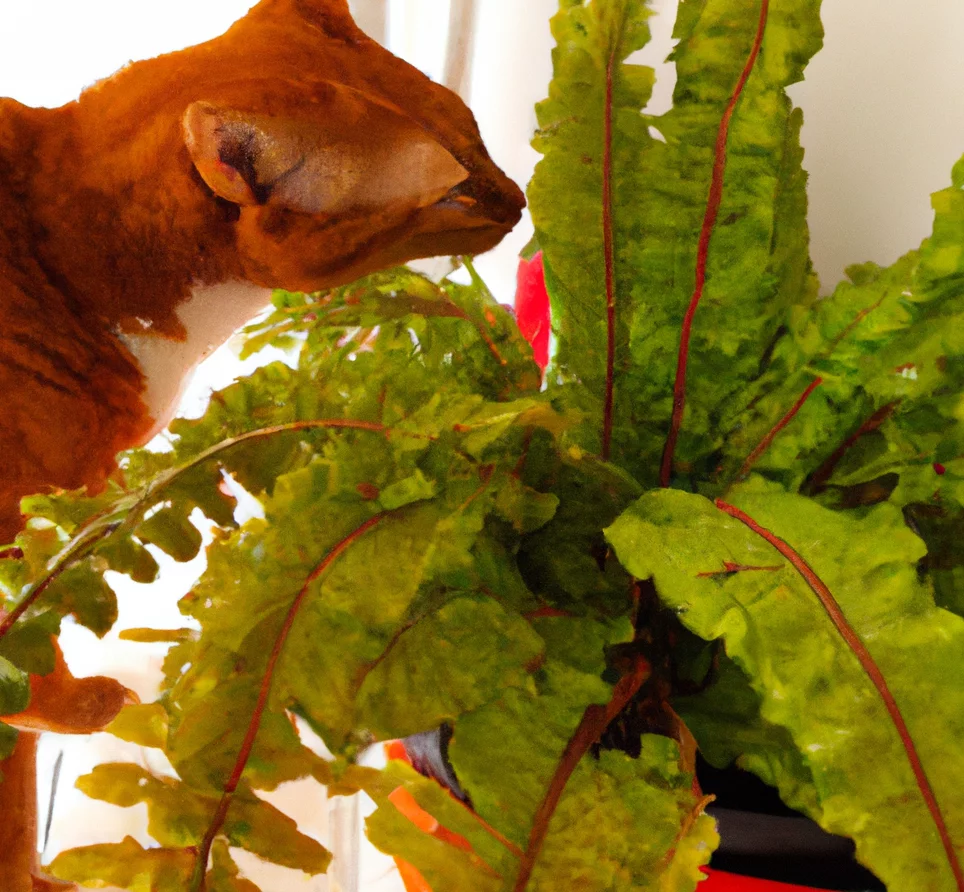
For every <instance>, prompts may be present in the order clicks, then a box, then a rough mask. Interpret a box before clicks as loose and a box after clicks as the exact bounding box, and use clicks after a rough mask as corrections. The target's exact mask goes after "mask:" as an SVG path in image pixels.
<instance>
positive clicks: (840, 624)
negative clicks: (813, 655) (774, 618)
mask: <svg viewBox="0 0 964 892" xmlns="http://www.w3.org/2000/svg"><path fill="white" fill-rule="evenodd" d="M716 507H717V508H719V509H720V511H723V512H724V513H726V514H729V515H730V517H735V518H736V519H737V520H738V521H740V523H742V524H744V525H745V526H747V527H749V528H750V529H751V530H752V531H753V532H754V533H756V534H757V535H758V536H760V537H761V538H763V539H765V540H766V541H767V542H769V543H770V545H772V546H773V547H774V548H775V549H776V550H777V551H779V552H780V554H782V555H783V557H785V558H786V559H787V560H788V561H789V562H790V563H791V564H792V565H793V569H794V570H796V571H797V572H798V573H799V574H800V575H801V576H802V577H803V579H804V581H805V582H806V583H807V585H808V586H810V589H811V590H812V591H813V593H814V594H815V595H816V596H817V598H818V600H819V601H820V603H821V604H822V605H823V609H824V610H825V611H826V612H827V615H828V616H829V617H830V621H831V622H832V623H833V624H834V626H835V627H836V629H837V631H838V632H839V633H840V637H841V638H843V640H844V641H845V642H846V644H847V647H849V648H850V650H851V652H852V653H853V654H854V656H856V657H857V659H858V660H859V661H860V665H861V666H862V667H863V670H864V672H865V673H866V674H867V677H868V678H869V679H870V680H871V682H872V683H873V685H874V687H875V688H876V689H877V693H878V694H880V698H881V700H883V702H884V707H885V708H886V710H887V713H888V715H889V716H890V719H891V721H892V722H893V723H894V727H895V728H896V729H897V734H898V735H899V736H900V740H901V743H902V744H903V746H904V752H905V753H906V754H907V760H908V761H909V762H910V767H911V770H912V771H913V772H914V777H915V779H916V780H917V787H918V789H919V790H920V794H921V796H922V797H923V798H924V802H925V803H926V804H927V810H928V811H929V812H930V813H931V818H932V819H933V821H934V824H935V826H936V827H937V833H938V835H939V836H940V838H941V844H942V845H943V846H944V851H945V853H946V854H947V860H948V862H949V863H950V867H951V871H952V873H953V874H954V880H955V882H956V883H957V888H958V890H959V892H964V868H962V867H961V862H960V861H959V859H958V856H957V850H956V849H955V847H954V843H953V842H952V841H951V835H950V832H949V831H948V829H947V824H946V823H945V821H944V815H943V814H942V812H941V809H940V806H939V805H938V803H937V797H936V796H935V795H934V790H933V788H932V787H931V784H930V781H929V780H928V779H927V774H926V772H925V771H924V766H923V764H922V763H921V760H920V756H918V754H917V747H916V746H915V745H914V739H913V737H911V734H910V729H909V728H908V727H907V723H906V722H905V721H904V716H903V715H902V714H901V711H900V707H899V706H898V705H897V701H896V700H895V699H894V695H893V694H892V693H891V692H890V688H889V687H888V686H887V681H886V679H885V678H884V674H883V672H881V670H880V667H879V666H878V665H877V663H876V662H875V661H874V658H873V657H872V656H871V655H870V651H868V650H867V648H866V646H865V645H864V643H863V641H861V640H860V636H859V635H858V634H857V633H856V631H854V629H853V627H852V626H851V625H850V623H849V622H848V621H847V618H846V616H844V613H843V611H842V610H841V609H840V605H839V604H838V603H837V600H836V598H834V596H833V595H832V594H831V592H830V589H829V588H827V586H826V584H825V583H824V582H823V580H821V579H820V577H819V576H817V574H816V573H815V572H814V571H813V569H812V568H811V567H810V565H809V564H808V563H807V562H806V561H805V560H804V559H803V558H802V557H801V556H800V555H799V554H798V553H797V552H796V551H795V550H794V549H793V548H792V547H791V546H790V545H789V544H788V543H787V542H785V541H784V540H783V539H781V538H780V537H779V536H777V535H775V534H774V533H771V532H770V531H769V530H768V529H765V528H764V527H762V526H760V524H758V523H757V522H756V521H755V520H754V519H753V518H752V517H750V516H749V515H748V514H744V513H743V512H742V511H741V510H740V509H739V508H735V507H734V506H733V505H729V504H727V503H726V502H724V501H722V500H720V499H717V500H716Z"/></svg>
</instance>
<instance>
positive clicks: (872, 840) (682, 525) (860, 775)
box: [607, 486, 964, 892]
mask: <svg viewBox="0 0 964 892" xmlns="http://www.w3.org/2000/svg"><path fill="white" fill-rule="evenodd" d="M733 498H734V500H735V502H736V504H737V505H738V507H739V508H741V509H742V510H743V511H745V512H746V513H747V514H748V515H749V516H750V517H751V518H753V519H754V521H755V522H756V523H758V524H760V525H761V527H762V528H764V529H765V530H770V531H772V532H773V533H774V534H775V535H776V536H778V537H780V538H781V539H782V540H783V541H784V542H786V543H789V544H790V546H791V547H792V548H794V549H796V550H797V551H798V552H799V553H800V555H801V556H802V558H803V560H805V561H806V563H807V564H808V565H809V566H810V567H811V568H812V570H813V572H814V573H815V574H816V576H817V577H819V579H820V580H822V581H823V582H824V583H825V584H826V585H827V586H828V588H829V590H830V592H831V593H832V595H833V597H834V599H835V600H836V603H837V604H839V606H840V609H841V610H842V612H843V615H844V617H846V620H847V622H848V623H849V625H850V626H851V627H852V628H853V630H854V632H855V633H856V635H857V636H859V638H860V639H861V640H862V642H863V644H864V645H865V646H866V648H867V649H868V651H869V653H870V654H871V657H872V659H873V660H874V661H875V663H876V665H877V666H878V667H879V672H880V673H881V674H882V677H883V679H885V680H886V685H887V686H888V688H889V690H890V691H892V693H893V696H894V698H896V702H897V704H898V706H899V709H900V711H901V713H902V714H903V717H904V720H906V723H907V726H908V728H909V734H910V737H911V739H912V740H913V743H914V746H915V747H916V751H917V752H918V753H919V757H920V760H921V762H922V763H923V766H924V771H925V772H926V775H927V777H928V778H929V781H930V786H931V787H932V788H933V791H934V794H935V796H936V799H937V802H938V803H939V807H940V809H941V811H942V813H943V815H944V820H945V821H946V824H947V827H948V828H949V833H950V839H951V840H953V841H955V842H956V844H957V845H958V846H960V844H961V841H962V840H964V797H962V796H961V795H960V791H961V789H964V787H962V781H964V766H962V763H961V760H960V759H959V758H957V755H956V752H957V750H956V740H957V738H958V736H959V735H960V734H961V733H964V691H962V689H961V686H960V685H959V684H958V683H957V681H956V680H957V679H959V678H960V677H961V672H962V669H964V667H962V665H961V664H962V660H964V656H962V655H964V620H962V619H961V618H960V617H957V616H954V615H953V614H951V613H949V612H947V611H944V610H941V609H939V608H937V607H936V606H935V605H934V602H933V596H932V593H931V591H930V590H929V588H928V587H927V586H926V585H924V584H922V583H921V581H920V580H919V579H918V576H917V573H916V570H915V564H916V562H917V560H918V559H919V558H920V557H921V555H922V554H923V552H924V546H923V543H922V542H921V541H920V540H919V539H918V538H917V537H916V536H914V535H913V534H912V533H911V532H910V531H909V530H908V529H907V528H906V526H905V525H904V523H903V520H902V517H901V515H900V512H899V511H897V510H896V509H895V508H893V507H892V506H890V505H879V506H877V507H876V508H874V509H872V510H871V511H869V512H867V513H866V514H865V515H863V516H861V517H855V516H850V515H846V514H842V513H835V512H832V511H829V510H827V509H825V508H821V507H819V506H818V505H816V504H814V503H813V502H812V501H810V500H808V499H805V498H802V497H799V496H793V495H788V494H783V493H780V492H775V491H772V490H765V489H763V490H761V488H760V487H758V486H757V487H747V488H746V490H745V491H741V492H740V493H739V495H738V496H734V497H733ZM607 537H608V538H609V541H610V542H611V543H612V544H613V547H614V548H615V549H616V551H617V553H618V555H619V557H620V560H621V561H622V562H623V563H624V564H625V565H626V567H627V569H629V571H630V572H631V573H633V574H634V575H635V576H638V577H640V578H648V577H652V578H653V579H654V581H655V583H656V586H657V589H658V590H659V593H660V597H661V598H662V599H663V600H664V601H665V602H666V603H667V604H668V605H669V606H671V607H673V608H674V609H676V610H677V611H679V614H680V618H681V620H682V621H683V622H684V623H685V624H686V625H687V626H688V627H689V628H690V629H692V630H693V631H694V632H696V633H697V634H698V635H700V636H702V637H703V638H706V639H714V638H722V639H723V640H724V642H725V645H726V649H727V654H728V655H729V656H730V658H732V659H733V660H734V661H735V663H736V664H737V665H738V666H739V667H740V669H741V670H742V671H743V672H744V673H745V674H746V676H747V678H748V679H749V682H750V685H751V686H752V689H753V691H754V693H755V694H756V696H757V697H759V698H760V707H759V716H760V718H761V719H763V720H765V721H766V722H767V723H769V724H771V725H773V726H775V727H776V728H778V729H782V731H781V733H780V735H778V736H776V737H775V739H770V740H769V741H768V742H767V743H766V744H765V745H764V747H763V748H762V752H759V748H758V747H757V746H755V745H754V743H753V741H752V740H751V739H748V740H746V741H745V743H746V744H747V746H748V751H749V753H750V754H751V755H755V754H756V753H759V755H758V756H757V758H760V759H764V760H766V759H767V758H768V752H767V751H768V750H770V751H772V748H773V747H774V746H775V745H785V741H786V735H789V738H790V739H791V740H792V743H793V746H794V747H795V748H796V750H797V757H792V756H791V757H785V758H783V759H781V760H774V759H773V758H772V756H769V764H770V770H771V771H772V772H773V779H774V780H776V782H777V783H778V785H779V786H780V787H781V789H782V790H784V792H785V795H787V796H788V798H790V799H792V800H795V801H797V803H798V804H801V803H800V799H802V798H805V797H801V796H799V795H798V793H797V792H796V791H797V790H798V788H799V784H800V782H801V775H800V766H801V764H802V766H804V767H805V770H806V771H809V772H810V773H811V775H812V778H813V784H814V789H813V793H815V798H816V802H815V803H813V802H811V803H810V808H809V809H808V810H809V811H810V813H811V815H812V816H813V817H814V818H815V819H817V820H818V821H819V822H820V823H821V824H822V825H823V826H824V827H825V828H826V829H828V830H830V831H832V832H837V833H842V834H847V835H851V836H853V838H854V840H855V841H856V843H857V853H858V857H859V858H860V860H861V861H863V862H864V863H865V864H867V865H868V866H869V867H870V868H871V869H872V870H873V871H874V872H875V873H876V874H877V875H878V876H880V877H881V879H883V881H884V882H885V883H887V885H888V888H889V889H891V890H892V892H898V890H904V889H906V890H912V889H919V888H921V884H922V883H923V884H924V885H927V886H928V887H931V888H934V889H948V890H950V889H952V888H955V882H954V879H953V876H952V874H951V870H950V868H949V864H948V860H947V855H946V853H945V851H944V849H943V847H942V845H941V841H940V839H939V838H938V833H937V831H936V828H935V822H934V820H933V819H932V817H931V815H930V813H929V811H928V807H927V804H926V801H925V798H924V793H923V791H922V788H921V787H920V786H919V783H918V780H917V779H915V775H914V773H913V771H912V767H911V763H910V761H909V758H910V757H909V755H908V752H907V751H906V750H905V746H904V744H903V743H902V740H901V737H900V736H899V733H898V729H897V728H896V726H895V724H894V721H892V719H891V717H890V715H889V714H888V710H887V708H886V707H885V703H884V701H883V699H882V696H881V694H880V692H879V691H878V689H877V688H876V687H875V684H874V683H873V681H872V678H871V676H870V675H868V673H867V671H865V669H864V668H863V666H862V664H861V663H860V662H858V658H857V656H856V655H855V652H854V651H853V650H852V649H851V648H850V647H849V646H848V644H847V643H846V642H845V640H844V638H843V637H842V635H841V633H840V632H839V631H838V629H837V628H835V627H834V625H833V623H832V622H831V620H830V617H829V616H828V614H827V612H826V611H825V609H824V608H823V606H821V602H820V601H819V600H818V599H817V597H816V595H815V593H814V591H813V590H812V589H811V588H810V586H809V585H808V584H807V582H806V581H805V579H804V577H803V576H802V575H801V574H800V572H798V570H796V569H794V567H793V566H791V565H790V564H789V563H788V562H787V561H786V560H785V559H784V557H783V555H781V553H780V552H779V551H777V550H776V549H775V548H774V547H773V546H772V545H770V544H768V542H767V541H766V540H765V539H764V538H763V537H761V535H758V534H757V533H755V532H753V531H752V530H751V529H750V528H749V527H748V526H746V525H744V524H743V523H742V522H740V521H739V520H738V519H736V518H734V517H730V516H728V515H727V514H724V513H723V512H721V511H720V510H718V509H717V508H715V507H714V506H713V505H712V504H711V503H710V502H708V501H706V500H704V499H702V498H700V497H698V496H692V495H686V494H684V493H680V492H673V491H662V492H656V493H650V494H647V495H646V496H644V497H643V498H642V499H640V500H639V501H638V502H637V503H636V504H635V505H633V507H632V508H630V509H629V510H628V511H627V512H626V513H625V514H624V515H623V516H622V517H621V518H620V519H619V520H618V521H617V522H616V523H615V524H613V525H612V526H611V527H610V528H609V530H608V531H607ZM881 542H886V549H882V548H881ZM733 567H736V568H744V569H732V568H733ZM773 567H777V568H779V569H771V568H773ZM728 568H730V569H728ZM721 694H722V696H726V690H725V689H724V690H723V691H722V692H721ZM707 696H708V697H709V694H707ZM784 732H785V733H784ZM781 737H782V738H783V739H780V738H781ZM868 754H873V757H872V759H871V758H868ZM794 766H796V767H794ZM788 767H789V770H788ZM906 827H914V828H919V832H915V833H914V835H913V839H911V838H910V837H908V835H907V834H906V832H905V830H904V828H906Z"/></svg>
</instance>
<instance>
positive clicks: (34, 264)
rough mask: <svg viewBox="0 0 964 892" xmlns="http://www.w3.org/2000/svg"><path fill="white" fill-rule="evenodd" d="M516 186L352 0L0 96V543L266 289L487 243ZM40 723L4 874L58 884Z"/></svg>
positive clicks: (114, 445) (10, 810)
mask: <svg viewBox="0 0 964 892" xmlns="http://www.w3.org/2000/svg"><path fill="white" fill-rule="evenodd" d="M522 205H523V198H522V194H521V192H520V191H519V190H518V188H517V187H516V186H515V185H514V184H513V183H512V182H511V181H510V180H508V179H507V178H506V177H505V176H504V175H503V173H502V172H501V171H500V170H499V169H498V168H497V167H496V166H495V165H494V164H493V163H492V161H491V160H490V159H489V157H488V155H487V154H486V152H485V149H484V147H483V145H482V142H481V139H480V137H479V133H478V128H477V127H476V125H475V122H474V120H473V118H472V115H471V113H470V112H469V111H468V109H466V108H465V106H464V105H463V104H462V103H461V102H460V100H459V99H458V98H457V97H456V96H455V95H454V94H452V93H450V92H449V91H447V90H445V89H444V88H442V87H440V86H438V85H435V84H433V83H431V82H430V81H429V80H428V79H427V78H426V77H425V76H423V75H422V74H421V73H419V72H418V71H416V70H415V69H414V68H412V67H411V66H409V65H407V64H405V63H404V62H401V61H399V60H398V59H396V58H394V57H393V56H392V55H391V54H389V53H388V52H387V51H385V50H384V49H382V48H381V47H379V46H378V45H377V44H375V43H374V42H373V41H371V40H369V39H368V38H367V37H365V35H364V34H363V33H362V32H361V31H359V30H358V29H357V28H356V27H355V25H354V23H353V22H352V20H351V17H350V15H349V13H348V9H347V4H346V2H345V0H262V2H261V3H260V4H259V5H258V6H257V7H255V8H254V9H253V10H251V12H250V13H248V15H247V16H246V17H245V18H244V19H242V20H241V21H240V22H238V23H237V24H236V25H234V27H232V28H231V29H230V31H228V33H227V34H225V35H224V36H223V37H220V38H218V39H216V40H213V41H211V42H209V43H206V44H202V45H201V46H197V47H193V48H191V49H188V50H184V51H182V52H179V53H174V54H171V55H168V56H164V57H161V58H159V59H154V60H151V61H147V62H138V63H136V64H133V65H131V66H129V67H127V68H125V69H124V70H122V71H121V72H119V73H118V74H116V75H114V76H113V77H111V78H109V79H108V80H105V81H102V82H101V83H99V84H96V85H95V86H94V87H92V88H91V89H89V90H87V91H86V92H85V93H84V94H83V95H82V96H81V98H80V100H79V101H78V102H73V103H70V104H68V105H66V106H63V107H62V108H58V109H53V110H48V109H33V108H27V107H25V106H23V105H20V104H19V103H17V102H14V101H13V100H9V99H7V100H0V209H2V211H0V212H2V214H3V217H2V219H3V222H2V229H0V394H2V400H3V411H2V413H0V463H2V468H3V473H2V476H0V542H9V541H11V539H12V538H13V536H14V535H15V533H16V531H17V529H18V525H19V522H20V517H19V512H18V507H17V506H18V500H19V499H20V497H21V496H23V495H25V494H27V493H30V492H35V491H38V490H43V489H45V488H49V487H51V486H56V487H77V486H81V485H84V484H86V485H90V486H95V487H96V486H97V485H99V484H100V483H102V482H103V480H104V478H105V477H106V475H107V474H109V473H110V471H111V469H112V468H113V459H114V455H115V453H116V452H117V451H118V450H120V449H123V448H126V447H129V446H133V445H136V444H139V443H143V442H145V441H146V440H147V439H149V438H150V436H151V435H152V434H153V433H154V432H155V431H156V430H158V429H159V428H160V427H162V426H163V425H164V423H165V422H166V421H167V420H168V418H169V417H170V413H171V412H172V410H173V407H174V405H175V403H176V400H177V395H178V392H179V389H180V386H181V384H182V383H183V380H184V377H185V376H186V375H187V373H188V372H189V371H190V370H191V369H192V368H193V367H194V366H195V365H196V364H197V363H198V362H199V361H200V360H201V359H202V358H203V357H204V356H205V355H206V354H207V353H209V352H210V351H211V350H212V349H213V348H214V347H216V346H217V345H218V344H219V343H221V342H222V341H223V340H224V339H225V338H226V337H227V336H228V335H230V334H231V332H232V331H233V330H234V329H235V328H237V327H238V326H239V325H241V324H242V323H243V322H244V321H245V320H247V319H248V318H249V317H250V316H252V315H253V314H254V313H255V312H257V311H258V310H259V309H261V308H262V307H263V306H265V305H266V304H267V303H268V302H269V296H270V295H269V291H268V289H270V288H273V287H281V288H286V289H289V290H316V289H320V288H325V287H329V286H333V285H337V284H342V283H345V282H348V281H350V280H352V279H354V278H357V277H358V276H360V275H362V274H365V273H368V272H371V271H373V270H376V269H379V268H382V267H386V266H390V265H394V264H397V263H402V262H404V261H406V260H410V259H413V258H417V257H426V256H432V255H440V254H454V253H477V252H480V251H485V250H487V249H489V248H491V247H493V246H494V245H495V244H496V243H497V242H498V241H499V240H500V239H501V238H502V236H503V235H505V234H506V232H508V231H509V230H510V229H511V228H512V226H513V225H514V224H515V223H516V222H517V220H518V219H519V215H520V211H521V208H522ZM40 699H41V700H42V698H40ZM38 702H39V701H38ZM44 726H45V725H44V721H43V716H41V717H40V718H39V719H38V718H37V716H34V724H33V727H44ZM32 738H33V735H32V734H31V733H24V734H23V735H22V740H21V741H20V742H19V743H18V752H17V754H16V755H15V756H14V757H11V759H10V760H8V761H7V762H6V763H3V764H0V772H2V773H3V776H4V780H3V782H2V785H0V815H2V819H0V889H2V890H3V892H30V890H33V889H47V888H53V887H52V886H50V885H49V882H48V881H47V880H43V879H41V878H40V877H39V876H34V877H33V878H31V876H32V874H33V873H34V871H35V867H36V865H35V863H34V862H35V853H34V848H35V846H34V840H35V826H34V824H35V806H34V805H33V797H32V795H31V794H30V786H31V784H32V776H31V775H32V772H33V757H32V748H31V747H32V745H33V743H32Z"/></svg>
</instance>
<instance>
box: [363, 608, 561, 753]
mask: <svg viewBox="0 0 964 892" xmlns="http://www.w3.org/2000/svg"><path fill="white" fill-rule="evenodd" d="M389 648H390V649H388V650H386V652H385V655H384V656H383V657H382V659H381V660H380V661H379V662H378V663H377V664H376V666H375V667H374V668H372V669H371V670H369V671H368V672H367V673H366V675H365V679H364V681H363V682H362V684H361V686H360V689H359V694H358V697H359V701H360V703H359V707H360V709H361V710H362V713H363V715H364V716H365V717H366V719H367V721H366V724H368V725H369V727H371V728H372V729H373V730H374V731H375V733H376V734H377V735H379V736H406V735H408V734H414V733H416V732H418V731H425V730H428V729H430V728H434V727H437V726H438V725H439V724H441V723H442V722H443V721H446V720H451V719H454V718H456V717H457V716H459V715H461V714H462V713H463V712H468V711H469V710H471V709H475V708H478V707H479V706H481V705H482V704H483V703H485V702H487V701H488V700H490V699H492V698H493V696H494V695H495V694H494V692H497V691H498V692H501V691H504V690H506V689H508V688H511V687H523V686H525V684H526V682H527V680H528V678H529V670H528V667H529V666H530V665H532V664H534V661H536V660H537V659H538V658H539V657H540V656H541V653H542V642H541V641H540V639H539V636H538V635H536V634H535V632H533V630H532V629H531V627H530V626H529V625H528V623H526V622H525V620H523V619H522V618H521V617H519V616H516V615H514V614H511V613H509V612H507V611H506V610H504V609H503V608H502V607H500V606H499V604H498V602H496V601H495V600H493V599H491V598H485V599H483V598H471V597H455V598H454V599H453V600H451V601H449V602H448V603H447V604H445V605H444V606H443V607H442V608H441V609H440V610H438V611H437V612H436V613H433V614H430V615H429V616H426V617H425V618H423V619H419V620H417V621H415V622H414V624H413V625H412V626H410V627H408V628H406V629H404V630H403V631H402V632H401V633H400V634H399V635H398V637H397V638H396V639H395V640H394V641H393V642H391V644H390V645H389ZM427 656H430V658H429V659H427V658H426V657H427Z"/></svg>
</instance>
